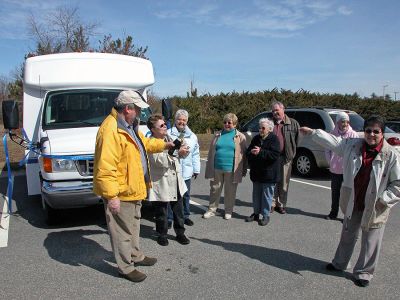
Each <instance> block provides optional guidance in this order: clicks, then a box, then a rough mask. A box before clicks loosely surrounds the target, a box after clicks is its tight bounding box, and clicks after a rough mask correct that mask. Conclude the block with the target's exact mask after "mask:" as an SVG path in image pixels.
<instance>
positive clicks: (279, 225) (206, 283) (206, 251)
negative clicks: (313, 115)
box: [0, 173, 400, 299]
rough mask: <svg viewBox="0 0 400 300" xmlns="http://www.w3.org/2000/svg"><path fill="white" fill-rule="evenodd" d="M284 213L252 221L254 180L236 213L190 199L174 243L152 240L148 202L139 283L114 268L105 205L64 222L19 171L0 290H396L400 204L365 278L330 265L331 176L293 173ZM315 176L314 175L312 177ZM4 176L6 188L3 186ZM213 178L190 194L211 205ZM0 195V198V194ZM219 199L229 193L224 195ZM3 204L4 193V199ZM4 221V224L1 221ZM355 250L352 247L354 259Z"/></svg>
mask: <svg viewBox="0 0 400 300" xmlns="http://www.w3.org/2000/svg"><path fill="white" fill-rule="evenodd" d="M293 179H294V180H293V181H292V182H291V184H290V192H289V200H288V207H289V208H288V214H286V215H279V214H277V213H274V214H272V215H271V222H270V224H269V225H268V226H265V227H262V226H259V225H257V223H256V222H253V223H250V224H249V223H246V222H244V218H245V217H246V216H248V215H250V214H251V213H252V205H251V191H252V190H251V188H252V185H251V182H250V180H249V178H248V177H246V178H245V180H244V182H243V183H242V184H240V185H239V187H238V192H237V201H236V206H235V212H234V214H233V218H232V219H231V220H224V219H223V218H222V216H223V204H221V205H220V208H221V210H220V212H221V215H219V216H215V217H212V218H210V219H208V220H205V219H202V218H201V215H202V213H203V210H202V208H201V207H199V206H196V205H192V212H193V216H192V220H193V221H194V223H195V224H194V226H192V227H187V231H186V233H187V235H188V237H189V238H190V239H191V243H190V244H189V245H186V246H183V245H180V244H179V243H177V242H176V241H175V240H174V232H173V230H170V231H169V234H170V238H171V239H170V243H169V246H167V247H162V246H159V245H158V244H157V243H156V241H155V238H156V236H155V232H154V223H153V222H152V221H151V211H150V209H149V208H147V209H145V210H144V211H143V212H144V219H143V220H142V227H141V247H142V249H143V250H144V252H145V254H146V255H148V256H153V257H157V258H158V263H157V264H156V265H155V266H153V267H140V268H139V269H140V270H141V271H143V272H145V273H146V274H147V275H148V278H147V279H146V280H145V281H144V282H142V283H136V284H135V283H131V282H129V281H127V280H125V279H121V278H119V277H118V272H117V269H116V265H115V262H114V257H113V254H112V250H111V245H110V241H109V236H108V234H107V229H106V225H105V219H104V216H103V210H102V207H92V208H85V209H75V210H69V211H65V212H64V213H63V215H62V217H61V218H60V224H59V225H58V226H55V227H49V226H47V225H46V223H45V222H44V216H43V213H42V211H41V204H40V199H39V198H37V197H27V196H26V195H27V192H26V184H25V177H24V176H23V175H21V174H20V175H19V176H16V178H15V190H14V197H13V199H14V213H13V215H12V216H11V218H10V222H9V238H8V247H6V248H0V274H1V282H0V298H1V299H157V298H162V299H176V298H181V299H189V298H192V299H211V298H213V299H246V298H262V299H400V287H399V267H400V255H399V253H400V238H399V234H398V233H399V231H398V228H399V225H400V216H399V212H400V206H396V207H394V208H393V210H392V213H391V216H390V218H389V222H388V224H387V226H386V232H385V236H384V241H383V247H382V251H381V256H380V262H379V265H378V267H377V270H376V273H375V277H374V279H373V280H372V281H371V284H370V286H369V287H368V288H360V287H357V286H355V285H354V283H353V282H352V280H351V270H349V272H346V273H344V274H332V273H330V272H327V271H326V270H325V265H326V264H327V262H329V261H330V260H331V259H332V257H333V255H334V252H335V249H336V246H337V243H338V239H339V235H340V230H341V222H340V221H327V220H325V219H323V216H325V215H326V214H327V213H328V212H329V207H330V190H329V189H326V188H323V187H320V186H318V185H321V186H325V187H329V184H330V182H329V176H328V175H327V174H326V173H322V174H320V176H318V177H317V178H314V179H313V180H304V179H302V178H296V177H293ZM306 183H311V184H314V185H309V184H306ZM6 184H7V181H6V178H4V177H3V178H1V179H0V192H1V193H2V194H5V192H6ZM208 196H209V182H208V181H207V180H205V179H204V176H200V177H199V178H198V179H197V180H195V181H193V183H192V200H193V201H195V202H196V203H198V204H200V205H203V206H207V204H208V199H209V197H208ZM1 201H3V200H1ZM222 203H223V199H222ZM0 204H1V207H2V206H3V203H2V202H1V203H0ZM0 230H3V229H0ZM358 252H359V245H357V247H356V249H355V253H354V254H355V255H353V258H352V262H353V263H354V262H355V260H356V258H357V256H358Z"/></svg>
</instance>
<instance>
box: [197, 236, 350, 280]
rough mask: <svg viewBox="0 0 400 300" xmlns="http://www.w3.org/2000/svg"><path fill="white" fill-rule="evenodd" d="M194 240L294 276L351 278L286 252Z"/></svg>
mask: <svg viewBox="0 0 400 300" xmlns="http://www.w3.org/2000/svg"><path fill="white" fill-rule="evenodd" d="M192 239H193V240H198V241H200V242H203V243H206V244H210V245H214V246H219V247H222V248H224V249H225V250H227V251H231V252H236V253H240V254H243V255H245V256H247V257H249V258H251V259H256V260H258V261H260V262H262V263H264V264H266V265H269V266H272V267H275V268H278V269H282V270H285V271H288V272H291V273H294V274H298V275H301V273H300V271H311V272H314V273H321V274H326V275H330V276H335V277H345V278H349V275H348V274H346V273H342V272H338V273H335V272H329V271H327V270H326V269H325V266H326V264H327V262H326V261H322V260H318V259H315V258H311V257H306V256H303V255H301V254H297V253H293V252H290V251H286V250H280V249H272V248H266V247H261V246H255V245H250V244H240V243H231V242H222V241H214V240H210V239H199V238H194V237H192Z"/></svg>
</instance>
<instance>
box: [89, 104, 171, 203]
mask: <svg viewBox="0 0 400 300" xmlns="http://www.w3.org/2000/svg"><path fill="white" fill-rule="evenodd" d="M117 118H118V113H117V111H116V110H115V109H112V111H111V113H110V115H108V117H107V118H106V119H105V120H104V122H103V123H102V124H101V126H100V128H99V131H98V132H97V137H96V149H95V154H94V169H93V192H94V193H95V194H96V195H98V196H101V197H103V198H105V199H112V198H114V197H118V198H119V199H120V200H122V201H135V200H144V199H145V198H146V196H147V187H148V186H147V185H146V184H148V185H149V186H150V182H149V183H146V182H145V181H144V174H143V167H142V163H141V159H140V152H139V147H138V145H137V144H136V142H135V141H134V140H133V139H132V137H131V136H130V134H129V133H128V132H127V131H126V130H124V129H123V128H119V127H118V122H117ZM138 134H139V137H140V140H141V141H142V143H143V146H144V148H145V149H146V151H148V152H149V153H155V152H161V151H163V149H164V147H165V143H164V141H163V140H160V139H149V138H145V137H144V136H143V134H142V133H141V132H139V133H138ZM146 158H147V154H146ZM147 161H148V159H147ZM148 174H150V170H149V172H148Z"/></svg>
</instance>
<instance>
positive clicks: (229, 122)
mask: <svg viewBox="0 0 400 300" xmlns="http://www.w3.org/2000/svg"><path fill="white" fill-rule="evenodd" d="M224 124H233V123H232V121H224Z"/></svg>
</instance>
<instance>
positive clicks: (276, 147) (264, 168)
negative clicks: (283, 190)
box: [246, 132, 280, 183]
mask: <svg viewBox="0 0 400 300" xmlns="http://www.w3.org/2000/svg"><path fill="white" fill-rule="evenodd" d="M255 146H258V147H261V150H260V153H258V155H253V154H251V152H250V151H251V149H253V148H254V147H255ZM246 156H247V159H248V162H249V165H250V179H251V181H253V182H254V181H255V182H260V183H276V182H278V181H280V176H279V175H280V174H279V173H280V168H279V165H280V163H279V159H280V144H279V140H278V137H277V136H276V135H275V134H273V133H272V132H270V133H269V135H268V136H267V137H266V138H265V140H263V139H262V138H261V136H260V135H259V134H258V135H256V136H255V137H254V138H253V139H252V141H251V144H250V146H249V147H248V148H247V151H246Z"/></svg>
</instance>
